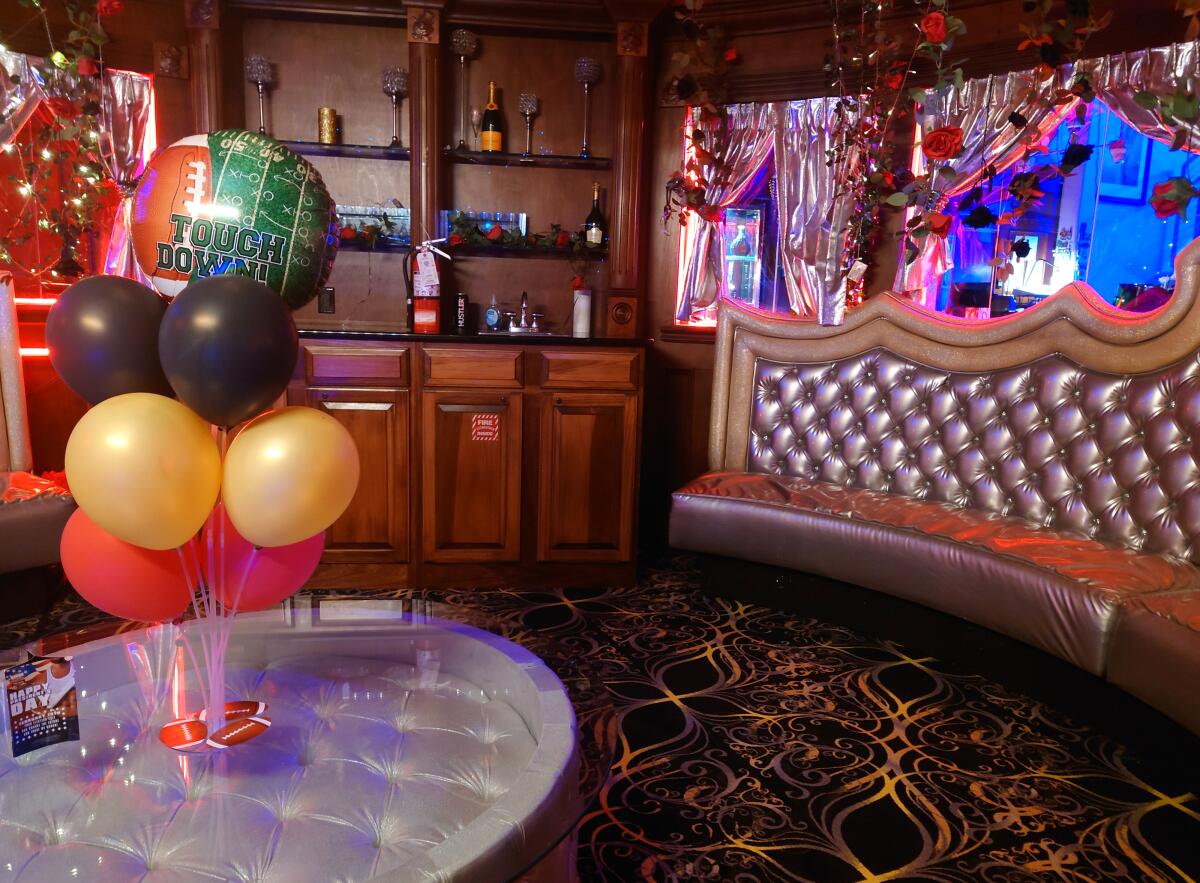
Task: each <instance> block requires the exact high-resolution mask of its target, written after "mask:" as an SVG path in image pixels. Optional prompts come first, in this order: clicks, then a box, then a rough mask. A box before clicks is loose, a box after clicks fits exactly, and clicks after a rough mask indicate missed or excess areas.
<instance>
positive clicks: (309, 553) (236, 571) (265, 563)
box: [200, 504, 325, 612]
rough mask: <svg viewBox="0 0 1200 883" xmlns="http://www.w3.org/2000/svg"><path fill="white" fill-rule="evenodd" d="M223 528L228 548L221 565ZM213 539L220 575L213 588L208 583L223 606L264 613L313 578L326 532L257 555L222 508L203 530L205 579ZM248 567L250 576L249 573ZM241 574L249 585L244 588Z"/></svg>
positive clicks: (221, 506) (216, 569) (211, 583)
mask: <svg viewBox="0 0 1200 883" xmlns="http://www.w3.org/2000/svg"><path fill="white" fill-rule="evenodd" d="M222 524H223V525H224V547H225V554H224V565H223V566H222V564H221V560H222V556H221V543H222V532H221V525H222ZM210 537H211V541H212V546H213V563H214V567H213V570H215V571H216V573H217V579H216V581H215V585H213V581H212V580H211V579H210V580H209V584H210V585H211V586H212V587H213V591H214V593H215V594H216V596H217V599H218V600H219V601H220V602H221V604H222V605H224V606H225V607H228V608H230V609H233V610H237V611H240V612H250V611H254V610H266V609H267V608H268V607H274V606H275V605H276V604H278V603H279V602H280V601H282V600H283V599H284V598H287V597H289V596H291V595H294V594H295V593H296V592H298V591H299V590H300V589H301V588H303V586H304V584H305V583H306V582H308V579H309V577H311V576H312V575H313V571H315V570H316V569H317V564H318V563H319V562H320V560H321V553H322V552H324V551H325V532H324V531H322V532H321V533H319V534H316V535H315V536H311V537H309V538H308V539H307V540H301V541H300V542H298V543H292V544H291V545H289V546H267V547H263V548H260V549H259V550H258V551H257V552H255V551H254V544H253V543H251V542H250V541H249V540H247V539H246V538H245V537H243V536H242V535H241V534H240V533H238V532H237V528H235V527H234V526H233V522H232V521H230V520H229V516H228V515H226V514H225V507H224V506H223V505H221V504H218V505H217V508H216V509H214V510H213V514H212V515H211V516H210V517H209V519H208V524H207V525H205V527H204V535H203V540H202V543H201V546H200V559H201V562H202V566H203V567H204V574H205V578H206V579H208V577H209V566H208V544H209V538H210ZM251 555H253V556H254V560H253V561H250V557H251ZM248 562H249V568H250V569H249V571H247V570H246V567H247V563H248ZM243 574H245V580H246V584H245V586H242V585H241V583H242V578H243V576H242V575H243ZM239 588H240V589H241V593H240V595H239V592H238V590H239ZM235 604H236V606H235Z"/></svg>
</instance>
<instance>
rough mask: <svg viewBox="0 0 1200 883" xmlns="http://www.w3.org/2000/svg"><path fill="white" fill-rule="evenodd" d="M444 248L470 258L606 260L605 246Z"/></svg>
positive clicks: (454, 255)
mask: <svg viewBox="0 0 1200 883" xmlns="http://www.w3.org/2000/svg"><path fill="white" fill-rule="evenodd" d="M439 247H440V248H444V249H445V250H446V253H447V254H448V255H450V256H451V257H471V258H517V259H522V260H557V261H569V260H580V261H606V260H608V249H607V248H590V249H586V250H584V251H572V250H571V249H569V248H563V249H552V248H502V247H491V246H473V245H458V246H455V247H453V248H446V246H445V245H441V246H439Z"/></svg>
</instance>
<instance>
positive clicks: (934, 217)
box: [925, 212, 954, 239]
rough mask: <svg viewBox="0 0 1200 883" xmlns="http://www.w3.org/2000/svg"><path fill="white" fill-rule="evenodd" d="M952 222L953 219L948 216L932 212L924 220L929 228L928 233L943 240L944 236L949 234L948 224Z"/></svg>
mask: <svg viewBox="0 0 1200 883" xmlns="http://www.w3.org/2000/svg"><path fill="white" fill-rule="evenodd" d="M953 221H954V218H952V217H950V216H949V215H943V214H942V213H941V212H934V213H933V214H931V215H928V216H926V218H925V223H926V224H927V225H928V227H929V232H930V233H932V234H933V235H934V236H940V237H942V238H943V239H945V238H946V234H947V233H949V232H950V224H951V223H952V222H953Z"/></svg>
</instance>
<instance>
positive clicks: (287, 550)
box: [46, 136, 359, 749]
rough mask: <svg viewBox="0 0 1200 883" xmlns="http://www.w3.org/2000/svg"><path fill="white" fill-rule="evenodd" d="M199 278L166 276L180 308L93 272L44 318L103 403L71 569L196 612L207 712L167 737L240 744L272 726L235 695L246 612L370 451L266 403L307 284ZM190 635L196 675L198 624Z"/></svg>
mask: <svg viewBox="0 0 1200 883" xmlns="http://www.w3.org/2000/svg"><path fill="white" fill-rule="evenodd" d="M208 137H210V138H211V137H214V136H208ZM254 137H256V138H257V137H258V136H254ZM266 140H268V141H269V139H266ZM271 143H272V144H274V143H275V142H271ZM172 149H173V148H168V150H167V151H166V154H167V155H168V156H169V155H170V153H171V151H172ZM161 156H162V155H160V158H161ZM296 159H298V160H299V159H300V158H299V157H296ZM300 161H301V162H303V160H300ZM156 162H157V159H156ZM162 172H163V168H162V165H161V163H160V164H159V165H158V167H157V168H156V166H155V163H152V164H151V166H150V169H149V171H148V173H147V179H144V180H150V183H151V185H153V186H152V187H150V188H143V189H144V191H145V193H142V192H140V193H139V199H141V198H142V196H143V195H145V196H147V199H149V197H156V196H157V189H160V188H167V189H171V188H174V189H176V190H177V189H178V187H175V182H173V181H171V179H170V176H169V175H163V174H162ZM151 173H155V174H156V175H157V180H154V179H153V178H151ZM312 174H314V175H315V172H313V173H312ZM317 182H318V183H319V177H318V178H317ZM321 190H322V191H323V186H322V187H321ZM325 198H326V199H327V198H328V197H327V194H326V197H325ZM152 201H153V200H150V202H152ZM146 202H147V200H143V203H146ZM135 212H137V203H136V201H135ZM140 214H141V215H142V216H143V217H145V216H146V215H147V214H148V212H147V211H145V206H143V210H142V211H141V212H140ZM149 214H151V215H152V214H153V212H149ZM173 217H177V215H173ZM252 220H253V219H251V221H252ZM317 222H318V223H321V224H324V225H325V226H326V229H318V230H316V234H315V236H314V237H313V238H314V239H323V238H324V237H325V235H326V231H327V226H328V215H326V216H325V219H324V220H322V219H321V218H318V221H317ZM137 235H138V228H137V225H136V224H135V228H134V236H135V239H136V237H137ZM331 247H332V246H331ZM327 264H328V262H326V271H325V272H327ZM143 269H148V268H146V267H145V266H143ZM147 275H148V276H149V277H150V278H151V279H152V280H155V275H154V273H152V272H147ZM285 278H286V277H285ZM321 278H323V276H322V277H321ZM192 279H193V281H190V282H184V283H182V284H181V283H180V281H179V280H178V279H173V280H171V284H172V285H173V286H174V289H173V290H172V291H171V292H170V293H174V294H176V296H175V298H174V300H173V301H171V302H170V303H169V305H168V302H167V301H166V300H165V299H164V298H163V297H161V296H160V295H159V294H158V293H156V292H154V291H152V290H151V289H149V288H147V287H145V286H144V285H141V284H139V283H138V282H135V281H133V280H130V279H125V278H122V277H115V276H96V277H92V278H88V279H84V280H82V281H80V282H78V283H76V284H74V285H72V286H71V287H70V288H68V289H67V290H66V291H65V292H64V293H63V294H62V296H61V297H60V298H59V300H58V302H57V303H56V304H55V305H54V307H53V308H52V309H51V311H50V314H49V316H48V318H47V322H46V337H47V343H48V345H49V349H50V358H51V362H52V363H53V365H54V368H55V370H57V372H58V373H59V375H60V376H61V377H62V379H63V380H64V381H65V382H66V384H67V385H68V386H69V387H71V389H73V390H74V391H75V392H76V393H78V394H79V395H80V396H82V397H83V398H84V399H86V400H87V401H88V402H89V403H91V404H92V405H94V407H93V408H91V409H90V410H89V411H88V412H87V413H86V414H85V415H84V416H83V418H82V419H81V420H80V421H79V422H78V424H76V426H75V429H74V431H73V432H72V433H71V436H70V439H69V440H68V442H67V450H66V473H67V482H68V484H69V485H70V488H71V492H72V494H73V495H74V497H75V499H76V501H77V502H78V504H79V509H78V510H77V511H76V512H75V513H74V515H72V517H71V519H70V521H69V522H68V523H67V526H66V529H65V530H64V532H63V537H62V546H61V551H62V563H63V568H64V570H65V572H66V575H67V577H68V579H69V580H70V582H71V584H72V585H73V586H74V587H75V589H76V590H77V591H78V592H79V594H80V595H82V596H83V597H84V598H85V599H87V600H88V601H89V602H91V603H92V604H93V605H95V606H96V607H99V608H100V609H102V610H104V611H106V612H108V613H111V614H113V615H115V616H119V617H122V618H125V619H133V620H140V621H148V622H162V621H168V620H175V619H178V618H180V617H182V616H183V615H184V614H185V613H186V611H187V610H188V609H189V608H191V609H192V611H193V612H194V614H195V616H196V617H197V618H198V619H200V620H202V622H201V623H200V626H199V627H198V628H196V629H195V630H194V632H195V633H198V634H199V637H200V644H201V652H202V654H203V657H204V659H205V661H206V663H207V666H206V668H207V684H203V683H202V684H201V697H202V700H203V703H204V709H203V711H201V712H197V713H195V714H192V715H188V716H186V717H184V718H181V719H180V720H176V721H173V722H172V723H171V724H168V725H167V726H166V727H164V728H163V729H162V731H161V733H160V737H161V738H162V739H163V741H164V742H166V743H167V744H168V745H170V746H171V747H173V748H178V749H185V748H204V747H213V748H220V747H227V746H228V745H231V744H236V743H237V742H239V741H245V740H246V739H247V738H251V737H253V736H254V735H257V734H258V733H260V732H262V731H264V730H265V729H266V728H267V727H268V726H270V719H269V718H268V717H266V715H265V712H266V707H265V705H264V704H263V703H257V702H238V703H228V704H226V703H225V701H224V695H225V692H224V691H225V672H224V660H225V651H226V649H227V647H228V642H229V637H230V633H231V630H232V620H233V617H234V615H235V614H236V613H238V612H240V611H254V610H262V609H264V608H267V607H270V606H272V605H274V604H277V603H279V602H280V601H282V600H283V599H285V598H286V597H288V596H289V595H291V594H292V593H294V592H295V591H297V590H298V589H299V588H300V587H301V586H303V584H304V583H305V582H306V581H307V580H308V579H309V577H310V576H311V575H312V573H313V571H314V570H315V568H316V566H317V563H318V561H319V559H320V557H321V553H322V551H323V549H324V545H325V534H324V532H325V530H326V529H327V528H328V527H329V526H330V525H331V524H332V523H333V522H334V521H335V520H336V519H337V518H338V517H339V516H340V515H341V514H342V512H343V511H345V509H346V507H347V506H348V505H349V503H350V500H351V498H352V497H353V496H354V493H355V491H356V489H357V487H358V478H359V461H358V451H357V449H356V448H355V445H354V441H353V439H352V438H351V437H350V434H349V433H348V432H347V431H346V429H345V428H344V427H343V426H342V425H341V424H340V423H338V421H337V420H335V419H334V418H333V417H331V416H329V415H328V414H325V413H323V412H321V411H317V410H315V409H311V408H305V407H284V408H277V409H271V408H272V405H273V404H274V402H275V401H276V400H277V399H278V398H279V396H280V395H281V394H282V393H283V392H284V390H285V389H286V387H287V384H288V381H289V379H290V378H291V376H292V371H293V369H294V367H295V365H296V356H297V351H298V339H297V334H296V325H295V322H294V321H293V319H292V316H291V310H290V308H289V306H288V301H287V299H285V297H284V296H281V295H283V294H287V295H290V296H291V300H292V302H293V303H295V302H297V301H299V302H302V301H303V299H304V297H303V293H301V295H299V296H296V294H295V290H294V288H293V289H288V290H287V291H286V292H284V291H280V292H279V293H277V291H276V290H272V289H271V288H270V287H268V286H267V285H266V284H264V283H263V282H260V281H256V280H254V279H250V278H247V277H246V276H243V275H211V276H207V277H204V278H195V276H193V277H192ZM312 281H313V280H308V281H307V282H306V285H307V287H309V288H310V289H311V291H310V292H309V294H308V296H309V297H311V294H312V292H315V286H313V285H312ZM155 284H156V285H158V284H159V283H158V281H157V280H155ZM160 288H161V286H160ZM172 396H177V397H178V398H177V399H176V398H173V397H172ZM245 421H249V422H245ZM205 626H207V628H206V627H205ZM183 643H184V645H185V647H186V649H187V652H188V653H189V654H190V657H191V661H192V664H193V666H194V667H195V668H196V669H197V671H199V670H200V669H201V666H200V665H199V664H198V660H197V657H196V654H195V653H194V652H193V649H192V646H191V644H190V643H189V642H188V641H187V640H186V633H185V640H184V642H183Z"/></svg>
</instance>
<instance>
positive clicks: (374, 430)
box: [306, 387, 409, 563]
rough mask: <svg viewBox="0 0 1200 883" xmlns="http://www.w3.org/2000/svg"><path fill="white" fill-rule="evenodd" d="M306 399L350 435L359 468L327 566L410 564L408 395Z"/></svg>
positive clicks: (330, 542)
mask: <svg viewBox="0 0 1200 883" xmlns="http://www.w3.org/2000/svg"><path fill="white" fill-rule="evenodd" d="M306 398H307V404H308V406H309V407H312V408H318V409H319V410H322V411H324V412H325V413H327V414H329V415H330V416H332V417H333V418H334V419H336V420H337V421H338V422H339V423H341V424H342V425H343V426H345V427H346V429H348V430H349V431H350V435H351V436H353V437H354V442H355V444H356V445H357V446H358V459H359V464H360V466H361V475H362V477H361V479H360V480H359V483H358V491H357V493H355V495H354V499H353V500H351V501H350V507H349V508H348V509H347V510H346V512H345V514H343V515H342V517H341V518H339V519H338V520H337V521H336V522H334V524H333V526H332V527H331V528H330V529H329V534H328V536H327V538H326V551H325V560H326V561H330V562H345V563H357V562H363V563H367V562H386V561H393V562H400V561H407V560H408V486H409V470H408V461H409V444H408V425H409V402H408V400H409V393H408V390H402V389H350V388H336V387H333V388H331V387H318V388H312V389H309V390H308V393H307V396H306Z"/></svg>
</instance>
